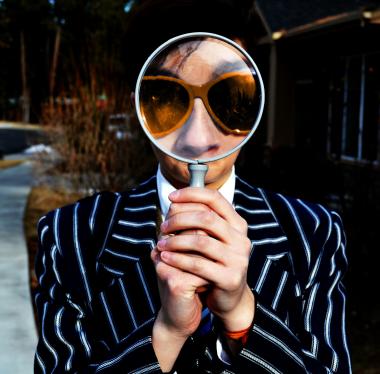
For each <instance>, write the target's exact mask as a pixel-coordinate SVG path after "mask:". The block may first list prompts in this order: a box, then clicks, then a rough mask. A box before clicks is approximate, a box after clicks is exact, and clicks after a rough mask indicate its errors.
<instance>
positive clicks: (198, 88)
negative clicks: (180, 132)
mask: <svg viewBox="0 0 380 374" xmlns="http://www.w3.org/2000/svg"><path fill="white" fill-rule="evenodd" d="M237 76H238V77H247V78H248V77H251V78H252V82H250V83H252V84H253V94H254V95H255V94H256V82H255V79H253V76H252V73H250V72H245V71H231V72H227V73H224V74H222V75H220V76H219V77H217V78H216V79H213V80H211V81H208V82H206V83H204V84H201V85H194V84H190V83H187V82H186V81H184V80H183V79H180V78H175V77H171V76H168V75H145V76H144V77H143V82H144V81H155V80H159V81H169V82H175V83H178V84H179V85H180V86H181V87H183V88H184V89H185V90H186V92H187V94H188V96H189V104H188V107H187V110H186V112H185V114H184V115H183V116H182V118H181V119H180V120H179V121H178V123H177V124H175V125H174V126H173V127H171V128H170V129H168V130H164V131H161V132H152V133H153V136H154V137H157V138H159V137H162V136H165V135H167V134H170V133H171V132H173V131H175V130H177V129H178V128H180V127H181V126H182V125H183V124H184V123H185V122H186V121H187V120H188V119H189V117H190V115H191V113H192V112H193V108H194V100H195V99H196V98H200V99H201V100H202V102H203V104H204V106H205V107H206V110H207V112H208V114H209V115H210V116H211V118H212V119H213V120H214V122H215V123H216V124H217V126H219V128H220V129H221V130H222V131H223V132H225V133H227V134H233V135H247V134H248V133H249V132H250V131H251V130H239V129H230V128H229V127H228V126H227V125H225V124H224V123H223V121H222V120H221V119H220V118H219V117H218V116H217V115H216V114H215V112H214V111H213V109H212V108H211V105H210V103H209V100H208V93H209V91H210V88H212V87H213V86H215V85H216V84H217V83H219V82H221V81H223V80H225V79H228V78H231V77H237ZM141 106H142V108H143V109H142V111H143V112H144V105H143V103H142V102H141ZM144 117H145V116H144ZM147 123H148V121H147ZM147 126H148V125H147ZM148 127H149V126H148Z"/></svg>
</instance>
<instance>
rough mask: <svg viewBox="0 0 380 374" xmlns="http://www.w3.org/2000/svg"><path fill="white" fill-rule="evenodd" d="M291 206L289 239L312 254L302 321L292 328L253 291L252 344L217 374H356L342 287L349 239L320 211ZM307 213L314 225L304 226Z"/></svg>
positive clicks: (303, 286) (305, 276)
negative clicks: (351, 354) (295, 222)
mask: <svg viewBox="0 0 380 374" xmlns="http://www.w3.org/2000/svg"><path fill="white" fill-rule="evenodd" d="M288 202H289V204H290V205H286V204H283V208H284V206H285V208H284V209H285V210H287V213H286V215H282V218H284V217H285V218H286V219H287V220H288V223H289V222H290V221H294V219H295V218H296V219H297V227H296V225H293V224H292V226H293V227H292V230H293V232H291V233H290V235H293V236H294V235H296V236H298V238H300V239H299V240H302V241H304V243H301V245H305V246H306V247H307V248H308V249H309V250H310V253H309V256H310V261H309V266H308V267H307V269H304V274H303V275H302V276H300V278H303V279H304V282H303V283H302V282H301V287H300V291H299V299H300V300H299V304H300V305H301V307H300V309H301V310H300V312H299V315H297V317H296V319H297V320H298V321H297V322H296V323H292V324H289V323H288V321H286V319H284V318H283V317H281V316H280V315H279V314H278V313H277V311H276V310H274V309H273V308H272V306H271V305H268V303H267V302H265V300H262V298H261V297H260V295H258V294H257V293H256V292H255V290H253V292H254V294H255V297H256V303H257V305H256V311H255V317H254V324H253V326H252V329H251V331H250V332H249V336H248V340H247V343H246V345H245V346H244V348H243V349H242V350H241V352H240V354H239V355H238V356H237V357H235V358H234V359H232V360H231V362H230V364H229V365H227V364H225V363H222V362H221V361H220V360H219V365H220V369H219V370H218V371H217V372H227V373H236V374H237V373H239V374H241V373H251V372H254V373H275V374H277V373H313V374H314V373H351V366H350V356H349V350H348V345H347V339H346V333H345V303H346V301H345V288H344V285H343V282H342V278H343V275H344V274H345V271H346V268H347V258H346V254H345V246H346V239H345V234H344V231H343V228H342V222H341V219H340V217H339V215H338V214H336V213H335V212H329V211H327V210H326V209H325V208H323V207H322V206H319V205H311V206H306V205H305V204H303V203H299V202H298V203H296V202H295V200H290V201H288ZM288 208H290V209H288ZM285 210H284V211H285ZM276 213H277V212H276ZM305 213H307V214H309V217H306V219H305V220H306V221H307V220H308V219H309V223H310V221H313V222H314V223H313V225H308V224H305V220H304V219H303V218H301V217H305ZM307 226H309V228H308V227H307ZM311 226H313V228H312V229H310V227H311ZM287 231H288V230H287ZM287 235H288V236H289V232H287ZM297 240H298V239H297ZM296 250H297V251H298V250H302V251H303V249H302V248H301V249H300V248H299V247H298V248H296ZM305 263H306V262H305ZM305 267H306V266H305ZM212 344H214V343H212V342H211V343H210V344H209V345H208V348H209V349H211V348H212ZM214 357H215V356H214Z"/></svg>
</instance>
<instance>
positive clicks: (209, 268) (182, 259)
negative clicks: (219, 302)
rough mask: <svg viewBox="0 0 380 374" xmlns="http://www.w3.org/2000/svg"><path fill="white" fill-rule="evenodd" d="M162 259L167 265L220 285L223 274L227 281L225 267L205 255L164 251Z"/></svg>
mask: <svg viewBox="0 0 380 374" xmlns="http://www.w3.org/2000/svg"><path fill="white" fill-rule="evenodd" d="M161 259H162V261H163V262H165V264H167V265H170V266H172V267H175V268H176V269H180V270H182V271H183V272H186V273H190V274H192V275H194V276H197V277H198V278H200V279H204V280H206V281H208V282H210V283H212V284H215V285H216V286H218V287H219V286H220V285H221V284H222V283H223V282H222V281H223V274H224V282H226V279H225V276H226V271H225V267H224V266H223V265H221V264H219V263H217V262H214V261H211V260H209V259H207V258H205V257H202V256H198V255H194V254H189V253H178V252H169V251H164V252H161ZM223 270H224V271H223Z"/></svg>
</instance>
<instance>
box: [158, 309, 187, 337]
mask: <svg viewBox="0 0 380 374" xmlns="http://www.w3.org/2000/svg"><path fill="white" fill-rule="evenodd" d="M190 335H191V334H190V333H186V332H183V331H180V330H178V329H176V328H174V327H172V326H171V325H170V324H168V323H167V322H166V321H165V319H164V318H163V317H162V314H161V312H159V313H158V316H157V318H156V320H155V322H154V325H153V337H152V338H153V339H155V338H156V339H157V338H159V339H160V340H161V341H162V342H164V341H174V342H177V343H184V342H185V341H186V340H187V338H188V337H189V336H190Z"/></svg>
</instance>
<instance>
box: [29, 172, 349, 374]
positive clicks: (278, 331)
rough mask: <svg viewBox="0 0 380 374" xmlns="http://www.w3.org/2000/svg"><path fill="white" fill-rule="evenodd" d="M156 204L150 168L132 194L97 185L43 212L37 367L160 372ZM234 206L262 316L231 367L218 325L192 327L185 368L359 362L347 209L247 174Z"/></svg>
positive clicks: (247, 369) (267, 368)
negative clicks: (350, 314)
mask: <svg viewBox="0 0 380 374" xmlns="http://www.w3.org/2000/svg"><path fill="white" fill-rule="evenodd" d="M157 204H158V197H157V191H156V178H155V177H152V178H151V179H149V180H148V181H146V182H145V183H143V184H142V185H140V186H139V187H138V188H136V189H135V190H133V191H132V192H130V193H125V194H113V193H108V192H106V193H100V194H96V195H94V196H92V197H89V198H86V199H84V200H81V201H79V202H78V203H76V204H74V205H70V206H66V207H63V208H61V209H58V210H55V211H53V212H50V213H49V214H47V215H46V216H44V217H42V218H41V220H40V223H39V239H40V250H39V254H38V258H37V263H36V272H37V277H38V280H39V289H38V292H37V293H36V297H35V302H36V305H37V309H38V314H39V316H40V321H41V324H40V325H41V326H40V339H39V343H38V346H37V352H36V356H35V372H36V373H63V372H70V373H71V372H72V373H98V372H99V373H100V372H101V373H133V374H137V373H155V372H158V373H160V372H161V370H160V367H159V364H158V362H157V358H156V356H155V354H154V350H153V348H152V338H151V334H152V326H153V323H154V319H155V316H156V313H157V312H158V310H159V308H160V299H159V294H158V289H157V284H156V276H155V270H154V267H153V264H152V262H151V260H150V251H151V249H152V248H153V247H154V246H155V242H156V217H157ZM234 206H235V209H236V211H237V212H238V213H239V214H240V215H241V216H242V217H243V218H244V219H246V221H247V222H248V225H249V237H250V239H251V241H252V252H251V258H250V264H249V269H248V282H249V285H250V287H251V288H252V290H253V292H254V293H255V295H256V299H257V308H256V314H255V321H254V325H253V327H252V330H251V331H250V333H249V337H248V341H247V344H246V345H245V347H244V349H243V350H242V351H241V352H240V354H239V356H238V357H236V358H235V359H234V360H233V362H232V363H231V365H226V364H224V363H223V362H221V361H220V360H219V359H218V357H217V355H216V352H215V342H216V338H217V327H215V326H214V328H213V329H212V331H210V332H209V333H208V334H207V335H206V336H199V335H197V334H194V336H192V337H191V338H189V339H188V341H187V342H186V344H185V346H184V347H183V349H182V351H181V354H180V356H179V358H178V360H177V363H176V369H177V371H178V372H179V373H183V372H186V373H187V372H190V373H197V372H201V373H261V372H262V373H268V372H269V373H292V374H293V373H305V372H309V373H326V372H328V373H330V372H332V373H335V372H337V373H348V372H350V371H351V369H350V359H349V353H348V348H347V342H346V335H345V321H344V309H345V290H344V287H343V285H342V276H343V274H344V272H345V270H346V266H347V260H346V256H345V236H344V232H343V230H342V224H341V221H340V218H339V216H338V215H337V214H336V213H334V212H329V211H327V210H326V209H325V208H323V207H322V206H320V205H315V204H309V203H306V202H303V201H301V200H298V199H292V198H287V197H284V196H282V195H279V194H273V193H268V192H264V191H263V190H261V189H258V188H254V187H252V186H250V185H248V184H247V183H245V182H244V181H242V180H241V179H239V178H237V181H236V191H235V197H234Z"/></svg>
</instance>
